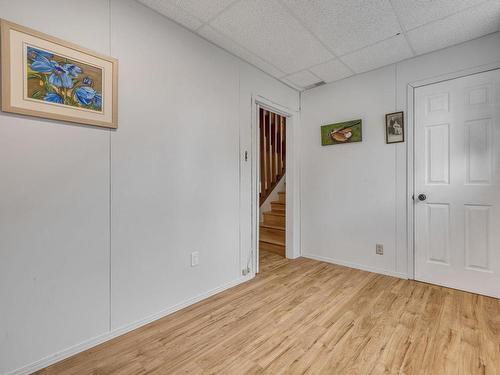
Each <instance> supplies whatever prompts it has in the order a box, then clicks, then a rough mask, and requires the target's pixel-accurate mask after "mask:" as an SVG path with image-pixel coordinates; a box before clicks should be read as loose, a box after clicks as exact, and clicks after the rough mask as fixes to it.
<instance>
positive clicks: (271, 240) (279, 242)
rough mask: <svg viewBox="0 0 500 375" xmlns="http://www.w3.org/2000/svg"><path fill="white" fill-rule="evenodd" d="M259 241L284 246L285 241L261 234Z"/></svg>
mask: <svg viewBox="0 0 500 375" xmlns="http://www.w3.org/2000/svg"><path fill="white" fill-rule="evenodd" d="M260 241H261V242H265V243H271V244H273V245H280V246H285V241H284V240H281V239H277V238H268V237H264V236H261V238H260Z"/></svg>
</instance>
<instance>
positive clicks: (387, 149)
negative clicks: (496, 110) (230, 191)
mask: <svg viewBox="0 0 500 375" xmlns="http://www.w3.org/2000/svg"><path fill="white" fill-rule="evenodd" d="M499 46H500V33H496V34H492V35H488V36H486V37H483V38H480V39H477V40H474V41H470V42H467V43H464V44H461V45H458V46H454V47H450V48H447V49H444V50H441V51H437V52H434V53H431V54H428V55H423V56H419V57H417V58H413V59H410V60H406V61H403V62H401V63H398V64H395V65H392V66H388V67H384V68H381V69H378V70H375V71H372V72H368V73H365V74H362V75H358V76H354V77H351V78H348V79H345V80H342V81H339V82H335V83H332V84H329V85H326V86H322V87H318V88H316V89H312V90H309V91H306V92H304V93H303V94H302V111H301V132H300V136H301V148H302V149H301V155H302V157H301V160H302V162H301V174H302V178H301V197H302V201H301V209H302V217H301V221H302V233H301V235H302V254H303V255H304V256H308V257H312V258H318V259H324V260H327V261H331V262H334V263H339V264H345V265H349V266H354V267H359V268H363V269H368V270H373V271H377V272H382V273H386V274H391V275H396V276H401V277H406V276H407V275H408V257H407V252H408V249H407V231H406V202H407V200H406V199H407V196H409V194H407V186H406V185H407V183H406V147H407V144H406V143H404V144H397V145H394V144H393V145H386V144H385V129H384V122H385V114H386V113H389V112H394V111H399V110H401V111H405V113H407V111H408V108H407V86H408V84H409V83H412V82H415V81H419V80H423V79H428V78H432V77H437V76H442V75H446V74H450V73H454V72H458V71H466V70H467V69H470V68H473V67H477V66H483V65H488V64H492V63H495V62H500V48H499ZM356 118H362V119H363V142H362V143H355V144H348V145H336V146H325V147H322V146H321V141H320V125H323V124H328V123H333V122H338V121H343V120H351V119H356ZM376 243H381V244H383V245H384V250H385V253H384V255H383V256H378V255H375V244H376Z"/></svg>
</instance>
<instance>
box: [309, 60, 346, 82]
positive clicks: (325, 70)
mask: <svg viewBox="0 0 500 375" xmlns="http://www.w3.org/2000/svg"><path fill="white" fill-rule="evenodd" d="M309 70H310V71H311V72H313V73H314V74H315V75H317V76H318V77H320V78H321V79H322V80H323V81H325V82H333V81H338V80H339V79H343V78H347V77H349V76H352V75H353V72H352V71H351V70H350V69H349V68H348V67H347V66H345V64H343V63H342V61H339V60H332V61H328V62H326V63H324V64H321V65H317V66H314V67H312V68H310V69H309Z"/></svg>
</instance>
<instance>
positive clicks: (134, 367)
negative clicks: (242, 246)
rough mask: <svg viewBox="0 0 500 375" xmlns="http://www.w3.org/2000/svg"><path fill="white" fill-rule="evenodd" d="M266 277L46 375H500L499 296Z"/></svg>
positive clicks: (293, 266) (272, 258)
mask: <svg viewBox="0 0 500 375" xmlns="http://www.w3.org/2000/svg"><path fill="white" fill-rule="evenodd" d="M260 269H261V273H260V274H259V275H258V276H257V277H256V278H255V279H253V280H251V281H249V282H247V283H245V284H242V285H238V286H236V287H234V288H231V289H230V290H227V291H225V292H222V293H219V294H217V295H215V296H213V297H211V298H208V299H206V300H204V301H201V302H199V303H197V304H195V305H192V306H190V307H188V308H186V309H183V310H181V311H179V312H177V313H175V314H172V315H170V316H167V317H165V318H163V319H160V320H158V321H155V322H153V323H151V324H149V325H147V326H145V327H142V328H139V329H137V330H135V331H133V332H130V333H128V334H126V335H123V336H121V337H118V338H116V339H114V340H111V341H108V342H106V343H103V344H101V345H99V346H97V347H95V348H92V349H89V350H87V351H85V352H83V353H80V354H78V355H76V356H73V357H71V358H68V359H66V360H64V361H62V362H60V363H57V364H55V365H53V366H50V367H48V368H46V369H43V370H40V371H39V372H38V373H39V374H65V375H67V374H127V375H128V374H194V375H201V374H238V375H239V374H249V375H250V374H359V375H364V374H419V375H420V374H429V375H436V374H439V375H440V374H453V375H461V374H463V375H469V374H470V375H475V374H486V375H500V300H498V299H494V298H488V297H483V296H478V295H475V294H471V293H466V292H460V291H457V290H452V289H447V288H442V287H439V286H434V285H429V284H424V283H419V282H415V281H408V280H401V279H397V278H392V277H388V276H382V275H378V274H373V273H369V272H365V271H360V270H355V269H350V268H346V267H341V266H336V265H332V264H327V263H324V262H319V261H315V260H310V259H304V258H299V259H296V260H288V259H285V258H283V257H280V256H278V255H276V254H273V253H267V252H262V253H261V267H260Z"/></svg>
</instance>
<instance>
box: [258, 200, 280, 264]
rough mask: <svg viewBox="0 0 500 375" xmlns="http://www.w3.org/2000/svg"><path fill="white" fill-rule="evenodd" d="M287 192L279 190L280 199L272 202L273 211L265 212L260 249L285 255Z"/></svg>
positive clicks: (261, 224) (261, 225)
mask: <svg viewBox="0 0 500 375" xmlns="http://www.w3.org/2000/svg"><path fill="white" fill-rule="evenodd" d="M285 207H286V193H284V192H279V193H278V200H277V201H273V202H271V211H267V212H264V213H263V216H264V221H263V222H262V223H260V236H259V249H260V250H261V251H263V250H264V251H271V252H273V253H276V254H278V255H281V256H283V257H284V256H285V249H286V248H285V237H286V236H285V233H286V232H285Z"/></svg>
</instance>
